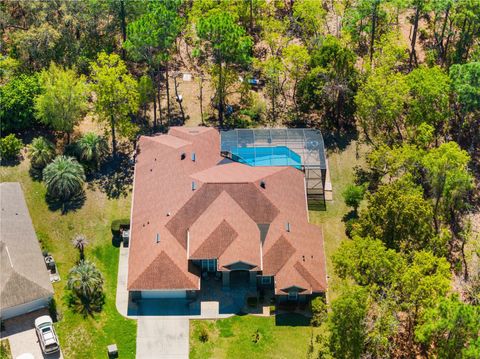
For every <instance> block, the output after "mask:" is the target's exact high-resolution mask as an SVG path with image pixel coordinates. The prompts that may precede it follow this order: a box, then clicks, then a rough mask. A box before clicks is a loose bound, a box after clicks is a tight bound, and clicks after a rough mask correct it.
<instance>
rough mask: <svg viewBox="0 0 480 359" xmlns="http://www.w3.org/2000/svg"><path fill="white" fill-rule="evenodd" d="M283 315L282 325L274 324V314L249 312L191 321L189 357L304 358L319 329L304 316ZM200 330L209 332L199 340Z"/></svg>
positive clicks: (200, 358)
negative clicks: (263, 315)
mask: <svg viewBox="0 0 480 359" xmlns="http://www.w3.org/2000/svg"><path fill="white" fill-rule="evenodd" d="M285 316H287V317H286V318H283V319H285V320H284V321H285V323H282V324H284V325H276V323H275V320H276V318H275V317H274V316H272V317H257V316H251V315H246V316H234V317H231V318H228V319H222V320H217V321H213V320H195V321H190V358H191V359H195V358H198V359H204V358H216V359H221V358H222V359H223V358H232V359H233V358H262V359H263V358H305V357H306V356H307V353H308V350H309V345H310V341H311V338H312V335H313V341H315V337H316V335H317V334H318V330H319V329H318V328H312V327H310V326H308V320H306V318H304V317H303V316H300V315H295V314H286V315H285ZM277 320H278V319H277ZM280 320H282V318H280ZM202 330H206V331H207V332H208V333H209V338H208V341H206V342H202V341H201V340H200V334H201V333H202ZM257 333H258V337H257ZM255 337H257V338H258V341H257V342H256V343H255V342H254V338H255Z"/></svg>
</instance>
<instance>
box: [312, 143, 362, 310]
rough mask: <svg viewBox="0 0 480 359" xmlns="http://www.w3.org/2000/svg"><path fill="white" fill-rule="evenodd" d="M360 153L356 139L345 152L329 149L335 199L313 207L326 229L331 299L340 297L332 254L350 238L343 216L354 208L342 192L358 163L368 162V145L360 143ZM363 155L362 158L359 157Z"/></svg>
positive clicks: (314, 220) (315, 220)
mask: <svg viewBox="0 0 480 359" xmlns="http://www.w3.org/2000/svg"><path fill="white" fill-rule="evenodd" d="M358 152H359V156H357V146H356V142H352V143H351V144H350V145H349V146H348V147H347V148H346V149H345V150H343V151H341V152H329V153H328V155H327V157H328V165H329V169H330V177H331V181H332V186H333V201H331V202H327V210H326V211H310V222H311V223H314V224H317V225H320V226H321V227H322V229H323V238H324V244H325V256H326V259H327V273H328V286H329V290H328V292H327V298H328V300H329V301H331V300H332V299H334V298H335V297H336V294H335V293H336V292H337V285H338V280H337V278H336V277H335V275H334V273H333V264H332V254H333V253H334V252H335V250H336V249H337V248H338V246H339V245H340V243H341V241H342V240H344V239H346V238H347V236H346V234H345V224H344V222H343V220H342V219H343V216H345V214H347V213H348V212H350V210H351V208H348V207H347V206H346V205H345V203H344V201H343V197H342V192H343V191H344V189H345V187H346V186H347V185H348V184H351V183H353V180H354V170H353V168H354V167H355V166H356V165H362V164H364V155H365V147H363V146H359V149H358ZM357 157H359V158H357Z"/></svg>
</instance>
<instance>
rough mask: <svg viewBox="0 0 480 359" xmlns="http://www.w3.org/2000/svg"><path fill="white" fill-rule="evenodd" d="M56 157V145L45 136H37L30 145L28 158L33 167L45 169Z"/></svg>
mask: <svg viewBox="0 0 480 359" xmlns="http://www.w3.org/2000/svg"><path fill="white" fill-rule="evenodd" d="M54 157H55V146H54V145H53V143H51V142H50V141H48V140H47V139H46V138H45V137H36V138H34V139H33V140H32V143H31V144H30V145H28V158H30V164H31V166H32V168H35V169H38V170H43V169H44V168H45V167H46V166H47V165H48V164H49V163H50V162H52V160H53V158H54Z"/></svg>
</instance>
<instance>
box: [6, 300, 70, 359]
mask: <svg viewBox="0 0 480 359" xmlns="http://www.w3.org/2000/svg"><path fill="white" fill-rule="evenodd" d="M46 314H47V315H48V310H46V309H45V310H39V311H35V312H33V313H29V314H25V315H21V316H18V317H15V318H12V319H7V320H6V321H5V331H3V332H2V339H4V338H7V339H8V341H9V342H10V350H11V351H12V357H13V359H15V358H16V357H18V356H19V355H21V354H24V353H30V354H32V355H33V356H34V357H35V359H59V358H61V359H63V356H62V353H55V354H50V355H45V354H43V353H42V349H41V348H40V344H39V343H38V337H37V334H36V333H35V327H34V321H35V318H38V317H39V316H41V315H46Z"/></svg>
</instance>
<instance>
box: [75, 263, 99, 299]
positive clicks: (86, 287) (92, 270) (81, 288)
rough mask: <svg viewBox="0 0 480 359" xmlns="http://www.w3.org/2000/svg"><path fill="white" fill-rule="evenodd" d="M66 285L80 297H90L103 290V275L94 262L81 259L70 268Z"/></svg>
mask: <svg viewBox="0 0 480 359" xmlns="http://www.w3.org/2000/svg"><path fill="white" fill-rule="evenodd" d="M67 286H68V289H70V290H71V291H73V293H74V294H75V295H76V296H78V297H79V298H80V299H92V298H95V297H96V296H97V295H98V294H99V293H100V294H101V293H102V292H103V276H102V273H100V271H99V270H98V268H97V267H96V266H95V264H93V263H92V262H89V261H86V260H82V261H80V262H79V263H78V264H77V265H76V266H75V267H73V268H72V269H70V272H69V273H68V282H67Z"/></svg>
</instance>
